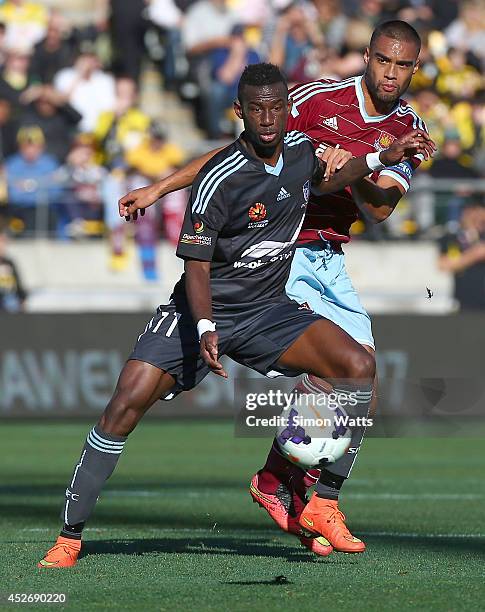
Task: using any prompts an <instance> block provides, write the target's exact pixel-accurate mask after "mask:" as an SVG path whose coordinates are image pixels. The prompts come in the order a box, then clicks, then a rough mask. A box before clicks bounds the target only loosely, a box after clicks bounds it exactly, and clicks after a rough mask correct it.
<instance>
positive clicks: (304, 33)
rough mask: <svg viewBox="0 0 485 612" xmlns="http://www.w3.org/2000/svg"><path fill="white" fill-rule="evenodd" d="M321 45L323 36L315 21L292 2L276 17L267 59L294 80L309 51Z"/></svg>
mask: <svg viewBox="0 0 485 612" xmlns="http://www.w3.org/2000/svg"><path fill="white" fill-rule="evenodd" d="M322 46H323V36H322V35H321V33H320V31H319V30H318V28H317V27H315V23H314V22H313V21H311V20H310V19H309V17H308V15H307V14H306V13H305V11H304V10H303V8H302V7H300V6H298V5H293V4H292V5H290V7H289V8H288V9H287V10H286V11H284V13H283V14H282V15H281V16H280V17H279V19H278V22H277V24H276V31H275V34H274V36H273V44H272V46H271V50H270V54H269V61H270V62H271V63H273V64H277V65H278V66H281V68H282V69H283V71H284V72H285V74H286V75H287V76H288V78H289V80H290V81H296V80H297V78H298V77H297V76H296V75H297V74H298V73H299V72H300V71H301V64H302V63H303V62H304V61H305V59H306V57H307V56H308V54H309V53H310V51H311V50H312V49H313V48H314V47H317V48H319V47H322Z"/></svg>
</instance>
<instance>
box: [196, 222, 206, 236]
mask: <svg viewBox="0 0 485 612" xmlns="http://www.w3.org/2000/svg"><path fill="white" fill-rule="evenodd" d="M194 230H195V233H196V234H202V232H203V231H204V222H203V221H199V222H197V223H194Z"/></svg>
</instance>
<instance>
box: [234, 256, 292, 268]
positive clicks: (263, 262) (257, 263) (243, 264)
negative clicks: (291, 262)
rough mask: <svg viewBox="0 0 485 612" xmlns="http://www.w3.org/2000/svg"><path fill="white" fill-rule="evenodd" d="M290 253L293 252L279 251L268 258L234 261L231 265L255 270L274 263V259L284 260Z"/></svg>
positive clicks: (288, 257)
mask: <svg viewBox="0 0 485 612" xmlns="http://www.w3.org/2000/svg"><path fill="white" fill-rule="evenodd" d="M292 255H293V253H281V254H280V255H274V256H273V257H271V258H270V259H265V260H262V259H257V260H256V261H235V262H234V264H233V266H234V268H248V269H249V270H255V269H256V268H260V267H261V266H266V265H268V264H271V263H275V262H276V261H285V260H287V259H290V257H291V256H292Z"/></svg>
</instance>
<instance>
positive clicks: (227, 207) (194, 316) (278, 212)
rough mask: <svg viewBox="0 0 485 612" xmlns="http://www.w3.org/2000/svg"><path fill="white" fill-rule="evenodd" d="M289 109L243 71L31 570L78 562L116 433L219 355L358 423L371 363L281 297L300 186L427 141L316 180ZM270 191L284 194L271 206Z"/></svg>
mask: <svg viewBox="0 0 485 612" xmlns="http://www.w3.org/2000/svg"><path fill="white" fill-rule="evenodd" d="M290 107H291V103H290V102H289V100H288V88H287V85H286V82H285V80H284V77H283V76H282V75H281V73H280V71H279V69H278V68H277V67H276V66H272V65H271V64H257V65H253V66H250V67H248V68H246V70H245V72H244V73H243V75H242V77H241V81H240V84H239V91H238V101H237V102H236V103H235V111H236V113H237V114H238V116H239V117H240V118H241V119H242V120H243V122H244V127H245V131H244V132H243V134H242V135H241V136H240V138H238V139H237V140H236V141H235V142H234V143H233V144H231V145H229V146H228V147H226V148H225V149H223V150H222V151H221V152H220V153H218V154H217V155H216V156H215V157H214V158H213V159H211V160H210V162H208V163H207V164H206V165H205V166H204V167H203V169H202V171H201V172H200V173H199V174H198V175H197V177H196V179H195V182H194V185H193V188H192V192H191V196H190V199H189V203H188V206H187V210H186V214H185V219H184V224H183V228H182V231H181V234H180V239H179V244H178V247H177V255H178V256H179V257H181V258H183V259H184V261H185V272H184V275H183V276H182V278H181V279H180V281H179V282H178V283H177V285H176V286H175V288H174V291H173V294H172V298H171V300H170V302H169V304H166V305H164V306H160V307H159V308H158V310H157V312H156V314H155V315H154V316H153V317H152V318H151V320H150V321H149V322H148V324H147V326H146V328H145V330H144V331H143V332H142V333H141V334H140V336H139V337H138V340H137V342H136V344H135V348H134V350H133V352H132V354H131V356H130V358H129V360H128V361H127V363H126V364H125V366H124V368H123V370H122V372H121V374H120V378H119V380H118V384H117V387H116V390H115V392H114V394H113V397H112V398H111V400H110V402H109V404H108V406H107V407H106V409H105V411H104V413H103V415H102V416H101V418H100V420H99V422H98V423H97V425H96V426H95V427H93V429H92V430H91V431H90V432H89V434H88V437H87V439H86V442H85V444H84V447H83V449H82V453H81V456H80V459H79V461H78V463H77V465H76V466H75V468H74V472H73V475H72V478H71V480H70V482H69V484H68V486H67V489H66V498H65V503H64V508H63V512H62V517H63V520H64V526H63V529H62V532H61V535H60V536H59V538H58V540H57V542H56V544H55V545H54V546H53V547H52V548H51V549H50V550H49V551H48V552H47V554H46V556H45V557H44V558H43V559H42V560H41V561H40V562H39V567H42V568H52V567H69V566H72V565H74V564H75V563H76V561H77V557H78V554H79V551H80V548H81V532H82V529H83V527H84V524H85V522H86V520H87V519H88V517H89V515H90V514H91V512H92V510H93V508H94V506H95V503H96V500H97V499H98V497H99V494H100V492H101V489H102V487H103V485H104V483H105V482H106V480H107V479H108V478H109V476H110V475H111V474H112V472H113V470H114V468H115V466H116V463H117V461H118V459H119V457H120V454H121V453H122V451H123V447H124V445H125V442H126V439H127V436H128V434H129V433H130V432H131V431H133V429H134V428H135V426H136V425H137V423H138V421H139V420H140V419H141V418H142V416H143V415H144V413H145V412H146V411H147V410H148V409H149V408H150V406H151V405H152V404H153V403H154V402H155V401H157V400H158V399H160V398H165V399H168V398H171V397H173V396H174V395H176V394H177V393H179V392H180V391H184V390H188V389H191V388H193V387H194V386H196V385H197V384H198V383H199V382H200V381H201V380H202V379H203V378H204V377H205V376H206V375H207V374H208V373H209V372H210V371H213V372H214V373H216V374H218V375H221V376H224V377H227V374H226V373H225V371H224V369H223V366H222V365H221V363H220V362H219V356H220V355H223V354H227V355H229V356H230V357H231V358H232V359H234V360H236V361H238V362H239V363H242V364H245V365H247V366H248V367H251V368H253V369H254V370H256V371H258V372H260V373H262V374H266V375H268V376H271V375H273V374H275V373H278V374H283V375H290V376H296V375H298V374H301V373H303V372H310V373H311V374H313V375H315V376H319V377H333V378H336V377H339V378H341V379H343V382H342V384H341V385H340V386H339V388H338V392H339V393H340V394H341V395H342V397H347V398H348V397H349V394H352V397H357V398H358V402H357V406H356V409H357V412H358V413H359V416H360V414H362V415H363V416H365V415H366V414H367V411H368V407H369V403H370V399H371V388H372V378H373V376H374V372H375V362H374V358H373V357H372V356H371V355H369V354H368V353H366V352H365V351H364V349H362V347H361V346H360V345H358V344H357V343H355V342H354V341H353V340H352V338H350V336H347V334H345V332H344V331H343V330H342V329H341V328H340V327H338V326H337V325H335V324H334V323H332V322H331V321H328V320H326V319H325V318H323V317H321V316H320V315H318V314H316V313H314V312H312V311H310V310H308V309H304V308H301V307H300V305H299V304H298V303H297V302H295V301H293V300H291V299H290V298H288V297H287V295H286V293H285V284H286V281H287V279H288V275H289V271H290V265H291V259H292V257H293V254H294V249H295V242H296V239H297V237H298V234H299V232H300V229H301V226H302V224H303V221H304V218H305V211H306V207H307V203H308V198H309V192H310V186H311V185H312V186H313V187H314V188H316V189H318V190H320V191H321V192H322V193H324V192H325V191H330V190H332V189H335V188H340V187H343V186H344V185H346V184H347V183H349V182H351V181H353V180H358V179H359V178H361V177H363V176H365V175H366V174H368V173H369V171H370V168H371V167H372V166H375V165H379V166H380V167H383V166H392V165H393V164H395V163H396V162H399V161H401V160H402V159H404V158H405V157H408V156H410V155H412V154H413V153H414V152H416V151H421V152H423V153H426V152H427V151H430V148H429V143H428V141H427V137H426V135H425V134H424V133H422V132H420V131H418V130H416V131H415V132H412V133H410V134H408V135H406V136H404V137H401V138H399V139H397V140H396V141H395V142H394V143H393V144H392V145H391V147H390V148H389V149H387V150H386V151H383V152H381V153H380V154H377V153H373V154H371V155H370V156H369V155H367V156H362V157H358V158H355V159H352V160H350V161H349V162H348V163H347V164H346V165H345V167H344V168H343V169H342V170H341V171H340V172H339V173H338V174H336V175H335V176H334V177H333V178H332V180H331V181H325V180H324V169H325V164H324V162H322V161H321V160H319V159H318V158H317V157H316V155H315V151H314V148H313V146H312V144H311V142H310V140H309V139H308V137H306V136H305V135H303V134H301V133H300V132H297V131H292V132H289V133H287V134H286V135H285V128H286V122H287V118H288V112H289V110H290ZM282 187H284V189H285V191H286V193H288V194H289V195H288V197H286V198H284V199H282V200H278V194H279V193H280V191H281V188H282ZM251 211H253V214H251ZM248 216H249V219H248ZM332 347H338V350H333V349H332ZM301 538H302V540H303V542H304V543H306V545H307V546H308V547H310V548H312V549H314V550H315V551H316V552H318V553H319V554H322V555H326V554H329V553H330V552H331V551H332V547H331V546H330V545H329V544H328V542H326V541H325V540H324V539H323V538H318V537H317V538H305V537H304V536H303V534H301Z"/></svg>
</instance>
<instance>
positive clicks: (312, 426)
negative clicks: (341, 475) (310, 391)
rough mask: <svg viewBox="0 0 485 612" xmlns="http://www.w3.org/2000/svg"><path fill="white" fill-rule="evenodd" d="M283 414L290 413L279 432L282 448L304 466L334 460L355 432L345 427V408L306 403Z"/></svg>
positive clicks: (277, 435)
mask: <svg viewBox="0 0 485 612" xmlns="http://www.w3.org/2000/svg"><path fill="white" fill-rule="evenodd" d="M307 397H308V396H307ZM282 416H287V424H286V425H282V426H280V427H279V428H278V429H277V432H276V440H277V441H278V445H279V448H280V451H281V453H282V454H283V455H284V456H285V457H286V458H287V459H288V460H289V461H291V462H292V463H294V464H295V465H298V466H299V467H301V468H303V469H309V468H312V467H319V466H324V465H326V464H328V463H333V462H335V461H337V459H340V457H342V456H343V455H344V454H345V453H346V452H347V450H348V448H349V446H350V440H351V437H352V432H351V430H350V428H349V427H346V426H345V422H346V421H347V419H348V415H347V414H346V412H345V411H344V410H343V408H341V407H338V408H337V409H332V408H329V407H328V406H327V405H321V406H320V405H316V404H315V402H312V403H309V404H306V403H305V402H302V403H300V404H298V405H296V406H292V407H291V409H290V410H289V411H288V410H287V411H285V412H284V413H283V415H282Z"/></svg>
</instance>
